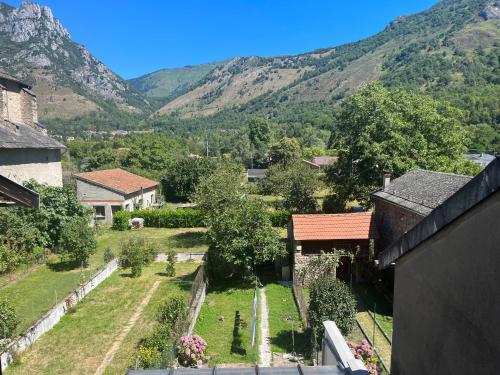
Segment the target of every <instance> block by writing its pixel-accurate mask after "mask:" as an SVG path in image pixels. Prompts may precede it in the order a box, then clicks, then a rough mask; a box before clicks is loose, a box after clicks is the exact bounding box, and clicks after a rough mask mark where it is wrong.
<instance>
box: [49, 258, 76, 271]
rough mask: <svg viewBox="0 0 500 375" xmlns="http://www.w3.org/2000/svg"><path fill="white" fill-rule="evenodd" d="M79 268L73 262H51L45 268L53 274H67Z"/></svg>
mask: <svg viewBox="0 0 500 375" xmlns="http://www.w3.org/2000/svg"><path fill="white" fill-rule="evenodd" d="M80 266H81V264H79V263H78V262H74V261H69V260H67V261H59V262H51V263H47V267H49V268H50V270H51V271H54V272H67V271H72V270H74V269H77V268H79V267H80Z"/></svg>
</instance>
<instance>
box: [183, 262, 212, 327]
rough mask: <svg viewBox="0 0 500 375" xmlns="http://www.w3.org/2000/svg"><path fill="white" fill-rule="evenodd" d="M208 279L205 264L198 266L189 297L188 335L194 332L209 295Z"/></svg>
mask: <svg viewBox="0 0 500 375" xmlns="http://www.w3.org/2000/svg"><path fill="white" fill-rule="evenodd" d="M207 287H208V280H207V276H206V273H205V265H202V266H200V267H199V268H198V272H197V273H196V277H195V278H194V281H193V285H192V286H191V298H190V299H189V305H188V306H189V328H188V332H187V333H188V335H190V334H192V333H193V330H194V326H195V325H196V319H198V315H199V314H200V310H201V306H202V305H203V302H205V297H206V295H207Z"/></svg>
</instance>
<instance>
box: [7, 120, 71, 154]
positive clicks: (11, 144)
mask: <svg viewBox="0 0 500 375" xmlns="http://www.w3.org/2000/svg"><path fill="white" fill-rule="evenodd" d="M41 128H43V127H42V126H41ZM1 148H9V149H24V148H30V149H63V148H65V147H64V145H62V144H61V143H59V142H57V141H56V140H54V139H52V138H51V137H49V136H48V135H46V134H44V133H42V132H41V131H38V130H35V129H33V128H32V127H31V126H29V125H26V124H21V123H13V122H9V121H5V120H0V149H1Z"/></svg>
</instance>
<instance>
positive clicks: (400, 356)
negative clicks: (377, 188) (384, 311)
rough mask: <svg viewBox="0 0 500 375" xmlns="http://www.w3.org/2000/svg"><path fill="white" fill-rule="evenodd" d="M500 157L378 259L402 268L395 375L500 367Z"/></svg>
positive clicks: (398, 277)
mask: <svg viewBox="0 0 500 375" xmlns="http://www.w3.org/2000/svg"><path fill="white" fill-rule="evenodd" d="M499 218H500V159H498V158H497V159H496V160H494V161H493V162H491V163H490V164H489V165H488V166H487V167H486V168H485V170H483V171H482V172H481V173H480V174H478V175H477V176H476V177H474V178H473V179H472V180H470V181H469V182H468V183H466V184H465V185H464V186H462V187H461V188H460V189H459V190H458V191H456V192H455V193H454V194H453V195H452V196H451V197H449V198H448V199H446V200H445V201H444V202H443V203H441V205H440V206H439V207H437V208H436V209H434V210H433V211H432V212H431V213H430V214H429V215H427V216H426V217H425V218H424V219H422V220H421V221H420V222H419V224H418V225H417V226H415V227H413V228H412V229H410V230H409V231H408V232H407V233H406V234H404V235H403V236H402V237H400V238H399V239H398V240H397V241H396V242H395V243H393V244H392V245H391V246H389V247H388V248H386V249H385V250H384V251H383V252H382V253H381V254H380V255H379V262H380V263H379V267H380V269H387V268H392V267H393V266H392V264H394V263H395V266H394V268H395V281H394V325H393V340H392V359H391V362H392V364H391V374H394V375H399V374H405V375H413V374H415V375H417V374H493V373H495V372H497V371H498V368H499V367H500V319H499V317H500V282H499V281H500V273H499V270H498V265H499V264H500V251H499V243H500V231H499V230H498V229H499Z"/></svg>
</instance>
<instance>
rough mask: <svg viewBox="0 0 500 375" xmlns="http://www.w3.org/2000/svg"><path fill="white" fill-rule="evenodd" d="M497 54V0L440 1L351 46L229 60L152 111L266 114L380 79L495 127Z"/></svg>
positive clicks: (499, 112)
mask: <svg viewBox="0 0 500 375" xmlns="http://www.w3.org/2000/svg"><path fill="white" fill-rule="evenodd" d="M499 56H500V1H498V0H495V1H492V0H443V1H442V2H440V3H438V4H437V5H435V6H433V7H432V8H430V9H429V10H427V11H424V12H422V13H419V14H415V15H410V16H400V17H398V18H397V19H396V20H394V21H393V22H391V23H390V24H389V25H388V26H387V27H386V28H385V29H384V30H383V31H381V32H380V33H378V34H376V35H374V36H372V37H370V38H367V39H363V40H360V41H358V42H355V43H350V44H346V45H342V46H339V47H335V48H324V49H321V50H317V51H313V52H311V53H305V54H302V55H290V56H278V57H258V56H252V57H238V58H233V59H231V60H229V61H227V62H225V63H223V64H221V65H220V66H217V67H215V69H213V70H212V71H210V72H209V73H208V74H207V75H206V76H205V77H203V78H202V79H201V80H200V81H199V82H198V83H197V84H196V85H195V86H194V87H192V89H190V90H189V91H187V92H185V93H184V94H182V95H180V96H177V97H175V98H173V99H171V100H170V101H169V102H168V103H167V104H165V105H164V106H163V107H162V108H161V109H159V110H158V112H157V114H158V115H177V116H181V117H199V116H207V115H211V114H214V113H217V112H219V111H221V110H224V109H228V108H237V109H238V110H239V111H241V110H251V111H262V110H264V111H266V110H270V109H273V110H274V109H275V108H277V107H279V106H282V105H286V104H289V103H305V102H317V101H333V102H338V101H339V100H340V99H342V98H344V97H346V96H348V95H350V94H352V93H353V92H355V91H356V90H357V89H358V88H359V87H360V86H362V85H364V84H366V83H367V82H370V81H373V80H381V81H382V82H384V83H385V85H386V86H389V87H396V86H403V87H407V88H409V89H413V90H419V91H423V92H428V93H431V94H432V95H435V96H437V97H442V98H446V99H449V100H451V101H452V102H454V103H455V104H456V105H458V106H459V107H462V108H463V109H465V110H466V113H468V114H469V115H468V116H469V119H468V120H469V122H470V123H481V122H485V123H492V124H495V123H498V122H499V121H500V109H499V108H500V90H499V87H500V86H499V84H500V67H499ZM150 84H151V85H154V83H153V82H151V83H150ZM478 107H481V108H479V109H478ZM472 112H474V113H472ZM470 116H475V118H470Z"/></svg>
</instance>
